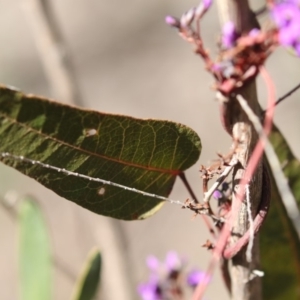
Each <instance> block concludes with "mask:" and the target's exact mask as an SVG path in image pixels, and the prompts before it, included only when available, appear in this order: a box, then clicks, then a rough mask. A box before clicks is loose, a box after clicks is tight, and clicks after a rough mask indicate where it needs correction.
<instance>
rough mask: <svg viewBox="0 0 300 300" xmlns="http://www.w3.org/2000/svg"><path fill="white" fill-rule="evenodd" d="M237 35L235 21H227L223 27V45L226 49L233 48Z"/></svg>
mask: <svg viewBox="0 0 300 300" xmlns="http://www.w3.org/2000/svg"><path fill="white" fill-rule="evenodd" d="M237 37H238V36H237V33H236V30H235V27H234V24H233V22H227V23H225V24H224V26H223V28H222V46H223V47H224V48H226V49H228V48H231V47H232V46H233V45H234V43H235V41H236V39H237Z"/></svg>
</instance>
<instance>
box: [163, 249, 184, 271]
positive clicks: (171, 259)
mask: <svg viewBox="0 0 300 300" xmlns="http://www.w3.org/2000/svg"><path fill="white" fill-rule="evenodd" d="M165 266H166V269H167V270H168V271H169V272H172V271H176V270H179V269H180V268H181V267H182V259H181V258H180V257H179V255H178V254H177V253H176V252H175V251H170V252H168V253H167V256H166V260H165Z"/></svg>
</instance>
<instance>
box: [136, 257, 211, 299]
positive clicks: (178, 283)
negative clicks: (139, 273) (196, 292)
mask: <svg viewBox="0 0 300 300" xmlns="http://www.w3.org/2000/svg"><path fill="white" fill-rule="evenodd" d="M146 263H147V266H148V268H149V270H150V275H149V279H148V281H147V282H146V283H143V284H140V285H139V286H138V289H137V290H138V293H139V295H140V296H141V299H143V300H169V299H182V300H183V299H185V298H184V295H185V287H186V286H189V287H191V288H195V287H196V286H197V285H198V284H199V282H202V281H204V280H206V279H205V278H206V276H205V273H204V272H202V271H199V270H197V269H194V270H192V271H190V272H189V273H186V272H185V271H184V269H185V266H186V263H185V260H184V259H183V258H181V257H180V256H179V255H178V254H177V253H176V252H174V251H172V252H169V253H167V256H166V259H165V261H164V262H163V263H161V262H160V261H159V260H158V259H157V258H156V257H155V256H153V255H151V256H149V257H148V258H147V260H146Z"/></svg>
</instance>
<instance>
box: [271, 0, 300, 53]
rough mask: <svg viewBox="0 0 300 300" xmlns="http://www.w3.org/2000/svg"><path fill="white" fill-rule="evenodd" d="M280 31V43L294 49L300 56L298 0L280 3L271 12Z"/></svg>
mask: <svg viewBox="0 0 300 300" xmlns="http://www.w3.org/2000/svg"><path fill="white" fill-rule="evenodd" d="M271 16H272V18H273V20H274V22H275V24H276V25H277V27H278V29H279V36H278V39H279V43H280V44H282V45H283V46H290V47H293V48H294V49H295V50H296V52H297V54H298V55H299V56H300V49H299V48H300V7H299V2H298V1H296V0H289V1H285V2H280V3H279V4H277V5H275V7H274V8H273V9H272V11H271Z"/></svg>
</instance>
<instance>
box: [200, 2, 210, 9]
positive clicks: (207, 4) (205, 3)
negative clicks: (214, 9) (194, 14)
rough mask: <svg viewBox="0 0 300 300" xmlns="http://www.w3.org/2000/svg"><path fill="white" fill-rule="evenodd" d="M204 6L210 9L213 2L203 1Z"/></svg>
mask: <svg viewBox="0 0 300 300" xmlns="http://www.w3.org/2000/svg"><path fill="white" fill-rule="evenodd" d="M202 3H203V5H204V8H205V9H209V8H210V6H211V4H212V0H203V2H202Z"/></svg>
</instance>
